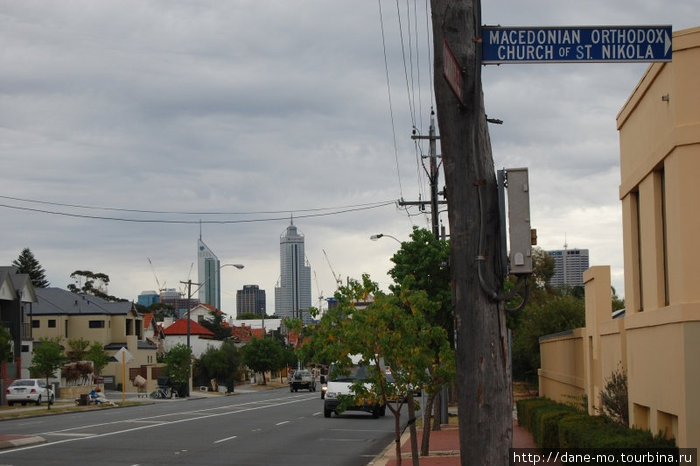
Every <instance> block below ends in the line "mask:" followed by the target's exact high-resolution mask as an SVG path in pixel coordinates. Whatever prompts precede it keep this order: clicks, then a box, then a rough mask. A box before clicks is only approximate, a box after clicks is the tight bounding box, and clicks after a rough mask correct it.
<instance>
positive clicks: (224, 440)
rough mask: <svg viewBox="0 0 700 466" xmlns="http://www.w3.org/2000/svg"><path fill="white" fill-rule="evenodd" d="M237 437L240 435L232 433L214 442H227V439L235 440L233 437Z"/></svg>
mask: <svg viewBox="0 0 700 466" xmlns="http://www.w3.org/2000/svg"><path fill="white" fill-rule="evenodd" d="M236 437H238V435H232V436H231V437H226V438H222V439H221V440H217V441H216V442H214V443H221V442H226V441H227V440H233V439H235V438H236Z"/></svg>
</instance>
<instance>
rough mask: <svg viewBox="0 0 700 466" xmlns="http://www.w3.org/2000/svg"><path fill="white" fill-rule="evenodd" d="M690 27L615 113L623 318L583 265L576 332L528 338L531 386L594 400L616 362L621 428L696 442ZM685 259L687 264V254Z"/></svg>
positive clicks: (593, 404)
mask: <svg viewBox="0 0 700 466" xmlns="http://www.w3.org/2000/svg"><path fill="white" fill-rule="evenodd" d="M698 76H700V28H693V29H688V30H683V31H677V32H675V33H674V35H673V61H672V62H669V63H655V64H653V65H651V66H650V67H649V68H648V70H647V72H646V73H645V75H644V76H643V77H642V79H641V81H640V82H639V84H638V85H637V87H636V88H635V89H634V91H633V92H632V95H631V96H630V98H629V99H628V101H627V102H626V103H625V105H624V107H623V108H622V110H621V111H620V113H619V115H618V117H617V127H618V130H619V133H620V171H621V184H620V199H621V201H622V220H623V247H624V261H625V262H624V265H625V302H626V311H625V316H624V317H621V318H618V319H613V318H612V316H611V304H610V271H609V268H608V267H592V268H590V269H589V270H588V271H586V273H585V275H584V281H585V285H586V327H585V328H582V329H575V330H573V331H572V332H570V333H568V334H564V335H561V334H560V335H556V336H549V337H545V338H543V339H542V340H541V342H540V349H541V353H542V360H541V366H542V368H541V369H540V393H541V394H542V395H543V396H547V397H549V398H553V399H558V400H566V399H567V397H570V395H581V394H584V393H585V394H586V395H587V398H588V406H589V412H591V413H595V412H596V408H597V407H599V406H600V402H599V399H600V391H601V390H602V389H603V387H604V384H605V380H606V379H607V378H609V377H610V375H611V373H612V372H613V371H614V370H616V369H617V368H618V367H620V368H622V369H624V370H625V371H626V373H627V378H628V395H629V413H630V424H631V425H633V426H636V427H640V428H643V429H649V430H650V431H651V432H652V433H655V434H656V433H659V432H660V433H662V434H663V435H666V436H667V437H674V438H675V439H676V443H677V444H678V446H680V447H689V448H696V447H698V446H699V445H700V396H698V394H699V393H700V248H698V247H697V245H696V244H695V242H696V240H697V239H698V232H699V231H700V215H698V213H697V210H696V208H697V204H696V203H697V202H699V201H700V181H699V180H700V87H699V86H698ZM696 256H697V259H696Z"/></svg>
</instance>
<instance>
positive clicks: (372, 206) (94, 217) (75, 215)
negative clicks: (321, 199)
mask: <svg viewBox="0 0 700 466" xmlns="http://www.w3.org/2000/svg"><path fill="white" fill-rule="evenodd" d="M395 203H396V201H393V200H392V201H384V202H380V203H376V204H366V205H362V206H355V207H346V208H342V209H340V210H335V211H332V212H319V213H310V214H302V215H295V218H314V217H328V216H331V215H340V214H345V213H350V212H359V211H364V210H370V209H377V208H380V207H385V206H387V205H392V204H395ZM0 207H4V208H7V209H14V210H21V211H25V212H34V213H40V214H48V215H58V216H63V217H72V218H84V219H90V220H106V221H114V222H128V223H160V224H171V225H186V224H197V223H199V224H215V225H231V224H239V223H259V222H273V221H280V220H287V219H288V216H286V215H285V216H283V217H267V218H248V219H238V220H201V219H197V220H168V219H153V218H125V217H107V216H101V215H88V214H78V213H73V212H59V211H52V210H46V209H36V208H32V207H21V206H14V205H8V204H0ZM302 211H306V212H309V211H310V210H299V211H296V210H285V211H278V212H277V213H290V212H302Z"/></svg>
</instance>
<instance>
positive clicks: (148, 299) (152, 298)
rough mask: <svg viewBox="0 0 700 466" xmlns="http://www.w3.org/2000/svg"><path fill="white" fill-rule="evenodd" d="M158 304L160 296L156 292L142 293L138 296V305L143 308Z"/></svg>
mask: <svg viewBox="0 0 700 466" xmlns="http://www.w3.org/2000/svg"><path fill="white" fill-rule="evenodd" d="M158 302H160V295H159V294H158V293H157V292H156V291H154V290H147V291H142V292H141V294H140V295H139V296H138V303H139V304H140V305H141V306H145V307H148V306H150V305H152V304H155V303H158Z"/></svg>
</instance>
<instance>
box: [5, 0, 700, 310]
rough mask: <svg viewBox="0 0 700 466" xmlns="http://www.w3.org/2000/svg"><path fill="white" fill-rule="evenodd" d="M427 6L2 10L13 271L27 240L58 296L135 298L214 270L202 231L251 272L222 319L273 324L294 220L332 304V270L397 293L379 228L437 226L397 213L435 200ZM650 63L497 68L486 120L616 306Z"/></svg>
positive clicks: (623, 19)
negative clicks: (635, 108)
mask: <svg viewBox="0 0 700 466" xmlns="http://www.w3.org/2000/svg"><path fill="white" fill-rule="evenodd" d="M397 3H398V4H399V5H398V8H399V9H398V10H397ZM426 3H429V2H426V1H425V0H421V1H418V2H415V1H414V2H402V1H399V2H395V1H388V0H384V1H381V2H378V1H370V0H331V1H329V0H278V1H261V0H246V1H243V0H237V1H221V0H211V1H206V0H196V1H194V0H162V1H148V0H134V1H125V0H119V1H116V0H115V1H110V0H100V1H95V0H73V1H56V0H51V1H33V0H25V1H16V0H0V225H1V226H0V265H9V263H10V262H11V261H12V260H14V259H16V258H17V257H18V255H19V253H20V252H21V250H22V249H23V248H25V247H28V248H30V249H31V250H32V252H33V253H34V255H35V257H36V258H37V259H38V260H39V262H40V263H41V265H42V266H43V267H44V269H45V270H46V272H47V278H48V280H49V281H50V282H51V285H52V286H58V287H62V288H65V287H66V286H67V284H68V283H71V282H72V280H71V279H70V277H69V275H70V274H71V273H72V272H73V271H75V270H91V271H93V272H102V273H106V274H107V275H109V276H110V278H111V285H110V287H109V293H110V294H113V295H116V296H119V297H123V298H127V299H130V300H136V298H137V296H138V294H139V293H140V292H141V291H143V290H154V289H156V288H158V283H159V284H160V286H161V287H166V288H182V285H181V284H180V281H186V280H187V279H188V278H192V279H193V280H196V279H197V270H196V260H197V256H196V253H197V239H198V237H199V235H200V228H201V234H202V238H203V240H204V242H205V243H206V244H207V245H208V246H209V248H210V249H211V250H212V251H213V252H214V253H215V254H217V255H218V257H219V258H220V260H221V262H222V264H224V263H242V264H244V265H245V268H244V269H243V270H240V271H239V270H237V269H234V268H232V267H229V268H224V269H223V270H222V271H221V282H222V288H223V291H222V301H223V305H222V307H223V311H224V312H227V313H229V314H235V290H237V289H240V288H241V287H242V286H243V285H244V284H256V285H259V286H260V287H261V288H262V289H264V290H265V291H266V293H267V303H268V304H267V308H268V313H270V314H272V313H273V312H274V287H275V284H276V282H277V280H278V277H279V274H280V268H279V238H280V235H282V234H283V233H284V231H285V229H286V227H287V225H288V224H289V221H290V220H289V219H290V217H291V215H292V214H293V215H294V223H295V225H297V227H298V229H299V231H300V232H301V233H302V234H304V236H305V239H306V254H307V257H308V260H309V262H310V264H311V267H312V281H313V290H312V295H313V296H314V302H315V303H317V301H316V299H317V297H318V295H319V294H322V295H323V296H331V295H332V293H333V291H334V290H335V281H334V278H333V272H332V271H331V266H329V262H330V264H331V265H332V269H333V271H334V272H335V273H336V274H337V275H338V276H341V277H343V279H345V277H348V276H349V277H353V278H359V277H360V275H361V274H362V273H369V274H370V276H371V278H372V279H373V280H374V281H377V282H379V284H380V285H381V286H382V287H383V288H386V287H387V286H388V284H389V283H390V279H389V278H388V276H387V275H386V271H387V270H388V269H389V268H390V266H391V263H390V261H389V258H390V257H391V255H392V254H393V253H394V252H395V251H396V249H397V248H398V247H399V244H398V243H397V242H395V241H393V240H392V239H391V238H383V239H381V240H379V241H376V242H374V241H370V240H369V237H370V235H372V234H375V233H380V232H381V233H384V234H387V235H392V236H394V237H396V238H398V239H399V240H406V239H408V237H409V234H410V232H411V229H412V227H413V226H419V227H426V228H429V223H428V218H427V217H426V215H425V214H422V213H420V212H419V211H417V210H416V209H415V208H412V209H408V210H406V209H399V208H397V207H396V205H395V201H396V200H397V199H399V198H402V197H403V198H404V199H406V200H417V199H418V197H419V196H422V197H423V198H424V199H425V198H427V196H428V194H427V193H428V192H429V191H428V185H427V181H426V177H425V175H424V173H423V168H422V166H421V165H420V160H421V159H420V155H421V154H427V150H428V149H427V145H425V146H420V147H416V146H415V145H414V143H413V141H412V140H411V139H410V136H411V132H412V130H413V128H414V127H415V128H416V130H417V131H418V132H419V133H421V134H427V133H428V125H429V119H430V108H431V105H434V98H433V97H432V95H433V94H432V88H431V86H432V65H431V59H432V56H433V52H432V50H431V48H430V46H429V44H430V40H431V34H430V31H429V29H428V28H429V23H430V21H429V17H428V16H426ZM407 5H408V6H407ZM699 7H700V5H698V3H697V0H675V1H673V2H660V1H658V0H613V1H611V0H605V1H598V0H586V1H568V0H567V1H564V0H498V1H494V0H483V2H482V10H483V14H482V19H483V22H484V23H485V24H501V25H504V26H505V25H509V26H552V25H554V26H556V25H559V26H565V25H616V24H619V25H647V24H671V25H672V26H673V29H674V31H675V30H679V29H685V28H689V27H694V26H697V25H698V24H697V18H698V17H699V15H698V10H699V9H700V8H699ZM646 67H647V65H645V64H558V65H551V64H549V65H541V64H540V65H503V66H498V67H497V66H489V67H486V68H485V69H484V72H483V85H484V95H485V102H486V111H487V114H488V115H489V117H492V118H498V119H501V120H503V121H504V124H503V125H502V126H493V125H492V126H491V127H490V131H491V139H492V145H493V156H494V163H495V166H496V167H497V168H504V167H505V168H507V167H529V171H530V184H531V193H530V194H531V199H530V202H531V208H532V226H533V227H534V228H537V231H538V240H539V246H540V247H542V248H544V249H561V248H563V246H564V243H566V244H568V247H569V248H581V249H589V250H590V261H591V265H610V266H611V267H612V275H613V286H615V288H616V289H617V290H618V293H619V294H622V293H624V290H623V270H622V262H623V261H622V228H621V209H620V201H619V189H618V188H619V184H620V174H619V161H618V160H619V157H618V151H619V144H618V134H617V130H616V123H615V118H616V115H617V113H618V112H619V110H620V109H621V107H622V105H623V104H624V103H625V101H626V99H627V97H628V96H629V95H630V93H631V92H632V90H633V89H634V87H635V85H636V84H637V82H638V81H639V79H640V78H641V76H642V75H643V73H644V70H645V69H646ZM439 79H442V77H439ZM440 183H441V184H442V183H444V177H443V176H442V174H441V177H440ZM440 218H441V220H442V221H443V222H444V224H445V225H447V214H446V213H443V214H442V215H441V217H440ZM200 222H201V224H200ZM324 250H325V251H326V254H327V257H328V260H326V257H325V255H324V252H323V251H324ZM149 258H150V261H151V263H152V264H153V266H152V267H151V264H149ZM193 264H194V266H193Z"/></svg>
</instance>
